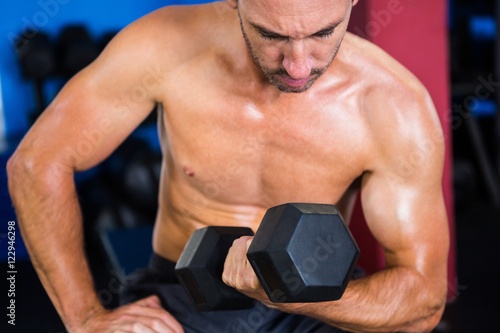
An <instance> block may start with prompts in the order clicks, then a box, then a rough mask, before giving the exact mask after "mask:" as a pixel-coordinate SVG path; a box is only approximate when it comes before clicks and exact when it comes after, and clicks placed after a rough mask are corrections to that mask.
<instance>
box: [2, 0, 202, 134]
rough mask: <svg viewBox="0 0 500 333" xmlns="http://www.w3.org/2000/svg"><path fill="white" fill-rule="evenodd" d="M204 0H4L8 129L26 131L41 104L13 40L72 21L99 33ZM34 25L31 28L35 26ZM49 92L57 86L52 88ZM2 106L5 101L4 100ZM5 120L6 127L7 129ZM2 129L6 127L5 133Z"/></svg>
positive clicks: (57, 28) (55, 29)
mask: <svg viewBox="0 0 500 333" xmlns="http://www.w3.org/2000/svg"><path fill="white" fill-rule="evenodd" d="M203 2H210V1H207V0H205V1H203V0H185V1H182V0H173V1H169V0H156V1H151V0H150V1H137V0H125V1H106V0H24V1H23V0H21V1H15V0H2V1H1V3H0V87H1V92H0V93H1V97H2V98H1V99H0V101H2V99H3V112H4V118H5V119H4V120H2V119H0V122H2V121H5V122H4V124H3V125H4V126H5V131H6V134H7V136H9V137H18V136H21V135H23V134H24V133H25V132H26V130H27V129H28V126H29V122H28V115H29V113H30V112H32V111H33V110H34V109H35V96H34V91H33V90H34V89H33V87H32V85H31V83H30V82H27V81H26V80H24V79H23V78H22V76H21V71H20V68H19V66H18V61H17V58H16V54H15V51H14V48H13V46H12V41H13V40H14V39H15V38H16V36H23V34H24V35H25V36H30V33H32V32H33V31H37V30H40V31H44V32H46V33H48V34H49V36H50V37H51V38H55V37H56V36H57V34H58V32H59V31H60V29H61V28H62V27H63V26H65V25H67V24H75V23H83V24H85V25H86V26H87V27H88V29H89V31H90V32H91V34H92V35H93V36H94V37H95V38H99V37H100V36H102V35H103V34H104V33H105V32H108V31H116V30H119V29H121V28H123V27H124V26H126V25H127V24H129V23H131V22H132V21H134V20H135V19H137V18H139V17H141V16H143V15H144V14H147V13H148V12H151V11H153V10H155V9H157V8H160V7H163V6H165V5H169V4H189V3H203ZM30 29H31V30H30ZM47 90H48V92H47V94H48V95H49V96H48V97H49V98H50V97H53V96H52V95H53V94H55V93H56V91H52V92H51V90H50V85H49V88H48V89H47ZM0 110H1V105H0ZM1 127H2V126H0V130H1ZM1 136H2V133H0V139H1Z"/></svg>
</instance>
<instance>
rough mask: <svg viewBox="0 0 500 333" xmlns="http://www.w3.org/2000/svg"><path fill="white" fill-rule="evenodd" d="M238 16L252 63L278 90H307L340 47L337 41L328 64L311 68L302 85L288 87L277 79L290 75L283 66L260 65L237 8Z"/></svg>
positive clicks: (325, 68)
mask: <svg viewBox="0 0 500 333" xmlns="http://www.w3.org/2000/svg"><path fill="white" fill-rule="evenodd" d="M238 18H239V20H240V27H241V32H242V34H243V39H244V40H245V44H246V46H247V51H248V53H249V54H250V57H251V59H252V61H253V63H254V64H255V66H257V67H258V68H259V69H260V70H261V72H262V74H264V76H265V77H266V78H267V80H268V81H269V82H270V83H271V84H272V85H273V86H275V87H276V88H277V89H278V90H280V91H281V92H284V93H302V92H305V91H307V90H308V89H309V88H311V86H312V85H313V84H314V83H315V82H316V81H317V80H318V79H319V78H320V77H321V75H323V74H324V73H325V72H326V70H327V69H328V68H329V67H330V65H331V64H332V62H333V60H334V59H335V57H336V56H337V53H338V51H339V48H340V44H341V43H339V44H338V45H337V47H336V49H335V51H334V53H333V56H332V58H331V59H330V61H329V62H328V64H327V65H326V66H324V67H322V68H313V69H312V70H311V73H310V76H311V79H310V80H309V81H308V82H307V83H306V84H305V85H303V86H302V87H290V86H287V85H284V84H283V82H281V81H280V80H279V79H278V76H284V77H290V76H289V75H288V73H287V71H286V70H285V69H284V68H279V69H269V68H266V67H264V66H263V65H262V63H263V61H262V60H261V59H260V58H259V56H258V55H257V54H256V52H255V51H254V48H253V46H252V43H251V42H250V39H249V38H248V35H247V33H246V31H245V28H244V27H243V22H242V20H241V16H240V11H239V9H238Z"/></svg>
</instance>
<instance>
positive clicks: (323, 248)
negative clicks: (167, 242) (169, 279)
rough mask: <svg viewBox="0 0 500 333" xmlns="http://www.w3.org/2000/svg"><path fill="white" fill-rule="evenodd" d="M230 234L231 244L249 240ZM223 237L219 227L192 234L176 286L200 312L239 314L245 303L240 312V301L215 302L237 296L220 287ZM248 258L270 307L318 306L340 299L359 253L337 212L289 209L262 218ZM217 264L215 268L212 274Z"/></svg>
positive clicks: (293, 206)
mask: <svg viewBox="0 0 500 333" xmlns="http://www.w3.org/2000/svg"><path fill="white" fill-rule="evenodd" d="M230 229H231V232H232V236H231V239H233V240H234V239H236V238H239V237H241V236H243V235H247V234H248V228H230ZM238 230H241V232H242V233H244V232H245V234H238V232H239V231H238ZM225 232H226V230H224V229H219V227H207V228H204V229H200V230H197V231H195V233H194V234H193V236H192V237H191V239H190V240H189V242H188V244H187V245H186V248H185V249H184V251H183V253H182V254H181V256H180V258H179V261H178V263H177V265H176V273H177V276H178V278H179V281H180V282H181V284H182V285H183V286H184V287H185V289H186V291H187V292H188V294H189V295H190V296H191V298H192V299H193V301H194V303H195V306H196V308H197V309H198V310H223V309H241V308H246V307H248V306H250V305H251V304H252V303H251V302H250V301H251V300H249V299H247V300H246V303H245V304H242V305H241V306H240V305H239V304H240V303H242V301H241V300H242V299H245V298H241V297H240V299H238V300H234V301H233V302H229V301H228V300H227V299H226V300H225V302H224V303H223V304H222V306H221V302H220V301H218V299H221V298H222V296H221V295H224V294H228V291H227V289H228V288H229V289H230V290H233V291H234V292H236V293H238V294H240V293H239V292H237V291H236V290H234V289H232V288H230V287H228V286H226V285H225V284H224V283H223V282H222V267H223V264H224V260H225V257H226V255H227V251H228V250H229V247H230V246H231V245H230V244H229V245H228V244H226V246H225V247H224V248H218V244H217V243H218V242H220V241H219V239H220V238H223V237H225V235H224V233H225ZM213 234H216V236H213ZM207 235H211V236H210V237H207ZM231 242H232V241H231ZM247 258H248V260H249V262H250V264H251V265H252V267H253V269H254V271H255V273H256V275H257V277H258V278H259V281H260V283H261V284H262V286H263V288H264V290H265V292H266V294H267V295H268V297H269V299H270V300H271V301H273V302H277V303H292V302H322V301H330V300H338V299H340V298H341V297H342V294H343V293H344V290H345V288H346V287H347V284H348V282H349V280H350V278H351V276H352V273H353V271H354V268H355V264H356V262H357V259H358V258H359V248H358V246H357V244H356V242H355V240H354V238H353V237H352V234H351V233H350V231H349V229H348V228H347V226H346V225H345V223H344V221H343V219H342V217H341V215H340V214H339V212H338V210H337V208H336V207H335V206H333V205H324V204H304V203H292V204H284V205H280V206H276V207H273V208H270V209H269V210H268V211H267V212H266V214H265V216H264V218H263V219H262V222H261V224H260V227H259V229H258V230H257V233H256V234H255V237H254V238H253V241H252V244H251V245H250V248H249V249H248V252H247ZM215 261H217V262H218V263H219V264H218V265H219V268H218V269H216V270H215V269H213V267H212V266H213V262H215ZM221 265H222V266H221ZM240 295H241V294H240ZM229 303H230V304H231V306H227V305H226V304H229Z"/></svg>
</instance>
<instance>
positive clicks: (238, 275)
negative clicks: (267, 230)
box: [222, 236, 274, 307]
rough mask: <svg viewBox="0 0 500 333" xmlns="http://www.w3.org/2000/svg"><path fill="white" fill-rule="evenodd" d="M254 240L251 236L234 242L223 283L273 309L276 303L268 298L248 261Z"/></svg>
mask: <svg viewBox="0 0 500 333" xmlns="http://www.w3.org/2000/svg"><path fill="white" fill-rule="evenodd" d="M252 239H253V237H251V236H243V237H241V238H238V239H237V240H235V241H234V242H233V246H231V248H230V249H229V252H228V253H227V257H226V261H225V263H224V271H223V272H222V281H224V283H225V284H227V285H228V286H230V287H233V288H235V289H236V290H238V291H239V292H241V293H243V294H245V295H247V296H248V297H251V298H253V299H256V300H257V301H259V302H261V303H263V304H265V305H267V306H269V307H272V305H273V304H274V303H272V302H271V301H270V300H269V297H267V295H266V292H265V291H264V289H263V288H262V285H261V284H260V282H259V279H258V278H257V275H255V272H254V270H253V268H252V266H251V265H250V262H249V261H248V259H247V251H248V248H249V247H250V244H251V243H252Z"/></svg>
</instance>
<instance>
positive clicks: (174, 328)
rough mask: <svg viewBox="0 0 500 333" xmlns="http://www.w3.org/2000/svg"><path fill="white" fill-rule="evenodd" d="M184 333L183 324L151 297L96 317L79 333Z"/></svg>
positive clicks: (156, 298) (104, 312)
mask: <svg viewBox="0 0 500 333" xmlns="http://www.w3.org/2000/svg"><path fill="white" fill-rule="evenodd" d="M91 332H92V333H95V332H100V333H118V332H120V333H125V332H126V333H183V332H184V330H183V329H182V326H181V324H180V323H179V322H178V321H177V320H176V319H175V318H174V317H173V316H172V315H171V314H170V313H168V312H167V311H165V310H164V309H163V308H162V306H161V303H160V299H159V298H158V297H157V296H150V297H148V298H144V299H142V300H140V301H137V302H135V303H131V304H128V305H125V306H122V307H120V308H118V309H116V310H113V311H103V312H100V313H98V314H96V315H94V316H93V317H92V318H91V319H89V321H88V322H87V323H86V324H85V325H84V327H83V328H82V329H81V330H79V331H78V333H91Z"/></svg>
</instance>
